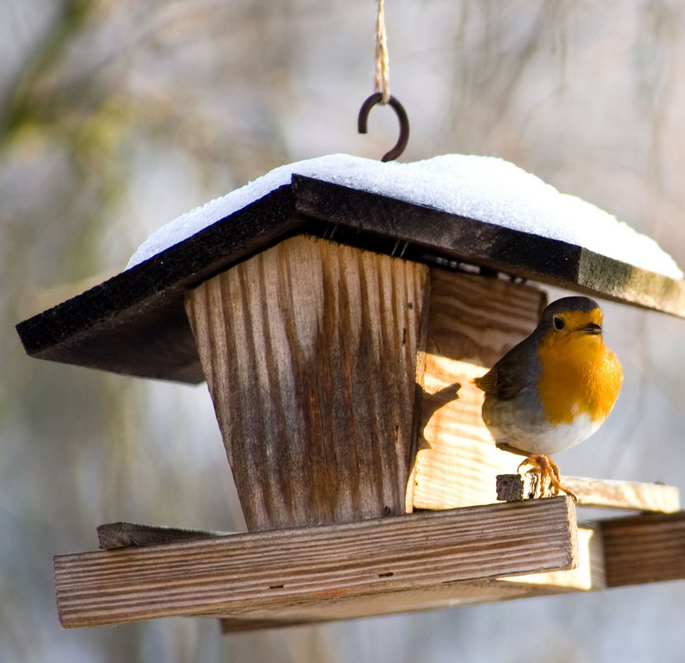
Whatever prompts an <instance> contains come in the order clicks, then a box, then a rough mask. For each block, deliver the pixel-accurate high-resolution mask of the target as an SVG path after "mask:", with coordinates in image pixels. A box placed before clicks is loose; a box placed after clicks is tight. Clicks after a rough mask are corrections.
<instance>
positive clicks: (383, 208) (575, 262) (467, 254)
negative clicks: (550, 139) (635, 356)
mask: <svg viewBox="0 0 685 663" xmlns="http://www.w3.org/2000/svg"><path fill="white" fill-rule="evenodd" d="M293 192H294V194H295V209H296V211H297V212H299V213H300V214H303V215H306V216H311V217H314V218H318V219H325V220H326V221H328V222H333V223H336V224H338V225H340V226H344V227H348V228H353V229H354V230H355V231H360V230H363V231H366V232H369V233H373V234H374V235H381V236H382V235H384V234H388V231H389V230H390V232H391V233H392V235H393V236H394V237H395V239H396V240H397V241H399V242H401V243H404V244H406V245H407V249H405V253H404V254H405V256H406V257H407V258H409V259H412V260H413V259H423V260H430V258H431V257H432V258H436V259H438V261H440V262H443V261H444V262H449V260H450V259H451V260H453V261H460V260H461V261H466V262H467V263H471V264H476V265H482V266H485V267H489V268H491V269H493V270H497V271H500V272H503V273H505V274H510V275H513V276H516V277H520V278H523V279H527V280H532V281H537V282H538V283H546V284H549V285H553V286H556V287H561V288H565V289H570V290H574V291H576V292H581V293H583V294H590V295H591V296H597V297H601V298H605V299H611V300H613V301H619V302H624V303H627V304H633V305H635V306H641V307H644V308H654V309H656V310H659V311H662V312H665V313H670V314H672V315H677V316H679V317H685V280H682V279H681V280H675V279H672V278H669V277H667V276H662V275H661V274H655V273H653V272H649V271H647V270H644V269H640V268H638V267H634V266H632V265H628V264H626V263H622V262H620V261H618V260H614V259H612V258H607V257H606V256H602V255H599V254H597V253H594V252H592V251H588V250H587V249H584V248H582V247H580V246H575V245H573V244H568V243H566V242H561V241H558V240H553V239H549V238H547V237H541V236H538V235H533V234H530V233H525V232H520V231H517V230H511V229H509V228H503V227H501V226H497V225H492V224H489V223H485V222H482V221H477V220H475V219H469V218H466V217H462V216H457V215H455V214H449V213H447V212H441V211H439V210H435V209H430V208H427V207H422V206H420V205H414V204H411V203H406V202H404V201H401V200H397V199H394V198H388V197H386V196H380V195H377V194H374V193H369V192H366V191H358V190H355V189H350V188H347V187H343V186H340V185H338V184H331V183H328V182H320V181H318V180H315V179H313V178H309V177H302V176H300V175H293ZM337 236H338V237H340V234H338V235H337ZM411 247H421V248H422V249H423V252H421V251H420V250H416V251H414V250H412V248H411Z"/></svg>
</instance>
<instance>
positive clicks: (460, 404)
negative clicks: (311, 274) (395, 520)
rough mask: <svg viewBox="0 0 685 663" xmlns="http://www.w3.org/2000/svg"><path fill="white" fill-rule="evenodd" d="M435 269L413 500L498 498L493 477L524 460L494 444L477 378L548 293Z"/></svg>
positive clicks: (419, 503)
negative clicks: (482, 407)
mask: <svg viewBox="0 0 685 663" xmlns="http://www.w3.org/2000/svg"><path fill="white" fill-rule="evenodd" d="M430 275H431V284H432V288H431V303H430V312H429V321H428V341H427V346H426V356H425V364H426V368H425V372H424V383H423V388H424V391H425V396H424V400H423V423H422V438H420V440H419V451H418V453H417V456H416V461H415V464H414V468H413V472H412V488H413V504H414V507H415V508H417V509H450V508H456V507H461V506H470V505H473V504H487V503H490V502H494V501H495V499H496V497H495V476H496V475H497V474H500V473H502V472H503V471H505V472H506V471H514V470H515V469H516V466H517V465H518V463H519V462H520V458H518V457H516V456H514V455H513V454H510V453H507V452H504V451H500V450H499V449H497V448H496V447H495V444H494V441H493V439H492V436H491V435H490V433H489V431H488V430H487V428H486V427H485V424H484V423H483V419H482V416H481V406H482V404H483V392H482V391H481V390H480V389H478V388H477V387H476V386H475V385H474V383H473V380H474V379H475V378H476V377H479V376H481V375H483V374H484V373H485V372H486V370H487V368H486V367H490V366H492V364H494V363H495V362H496V361H497V360H498V359H499V358H500V357H501V356H502V355H504V354H505V353H506V352H507V351H508V350H509V349H511V348H512V347H513V346H514V345H516V343H518V342H519V341H521V340H522V339H523V338H525V337H526V336H527V335H528V334H529V333H530V332H531V331H532V330H533V329H534V328H535V326H536V325H537V322H538V319H539V315H540V311H541V310H542V308H544V305H545V301H546V300H545V295H544V293H542V292H541V291H540V290H538V289H537V288H534V287H532V286H525V285H521V284H515V283H511V282H508V281H504V280H501V279H484V278H482V277H479V276H473V275H468V274H460V273H455V272H447V271H445V270H439V269H431V274H430ZM455 395H456V398H455ZM445 401H447V402H445Z"/></svg>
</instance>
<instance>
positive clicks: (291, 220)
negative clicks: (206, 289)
mask: <svg viewBox="0 0 685 663" xmlns="http://www.w3.org/2000/svg"><path fill="white" fill-rule="evenodd" d="M229 219H230V221H229V222H228V223H216V224H214V225H212V226H209V227H208V228H206V229H205V230H203V231H202V232H201V233H198V234H197V235H194V236H193V237H191V238H189V239H188V240H187V241H184V242H181V243H179V244H176V245H175V246H172V247H171V248H169V249H167V250H166V251H163V252H162V253H161V254H159V255H157V256H155V257H153V258H151V259H150V260H147V261H145V262H143V263H141V264H140V265H137V266H136V267H134V268H133V269H130V270H127V271H124V272H121V273H120V274H117V275H116V276H114V277H113V278H111V279H109V280H107V281H105V282H103V283H101V284H100V285H97V286H95V287H94V288H91V289H90V290H87V291H86V292H84V293H82V294H81V295H78V296H77V297H74V298H72V299H69V300H67V301H66V302H63V303H62V304H59V305H58V306H55V307H53V308H50V309H48V310H46V311H44V312H42V313H40V314H38V315H35V316H33V317H32V318H29V319H28V320H25V321H24V322H22V323H20V324H19V325H17V331H18V333H19V336H20V338H21V341H22V343H23V344H24V348H25V349H26V352H27V353H28V354H29V355H31V356H32V357H40V358H41V359H48V360H50V361H59V362H64V363H67V364H76V365H79V366H88V367H90V368H98V369H101V370H106V371H112V372H114V373H123V374H125V375H135V376H139V377H145V378H158V379H163V380H176V381H179V382H187V383H192V384H197V383H199V382H203V381H204V379H205V376H204V373H203V372H202V366H201V364H200V359H199V356H198V354H197V350H196V348H195V342H194V341H193V335H192V332H191V329H190V325H189V324H188V318H187V316H186V313H185V310H184V308H183V296H184V293H185V292H186V290H188V289H189V288H193V287H195V286H196V285H198V284H199V283H202V281H204V280H206V279H207V278H210V277H211V276H213V275H214V274H216V273H217V272H219V271H222V270H224V269H227V268H228V267H229V266H230V265H232V264H234V263H236V262H238V261H240V260H242V259H244V258H245V256H248V255H251V254H252V253H254V252H256V251H260V250H263V249H264V248H265V247H267V246H270V245H271V244H273V243H274V242H276V241H279V240H280V239H281V238H283V237H285V236H287V235H288V234H290V233H292V232H294V231H295V230H297V229H300V230H301V228H302V225H303V222H302V220H301V219H297V218H296V217H295V215H294V213H293V200H292V193H291V190H290V186H285V187H281V188H280V189H277V190H276V191H273V192H272V193H270V194H269V195H268V196H267V197H265V198H262V199H261V200H258V201H255V202H254V203H252V204H251V205H248V206H247V207H245V208H244V209H242V210H239V211H238V212H236V213H235V214H232V215H231V216H230V217H229ZM227 221H228V219H227Z"/></svg>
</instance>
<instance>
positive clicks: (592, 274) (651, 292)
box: [17, 175, 685, 382]
mask: <svg viewBox="0 0 685 663" xmlns="http://www.w3.org/2000/svg"><path fill="white" fill-rule="evenodd" d="M333 228H335V230H336V238H337V239H338V240H339V241H341V242H343V243H345V242H346V243H350V244H353V245H356V246H361V247H364V248H367V249H369V250H372V251H376V252H379V253H391V252H393V251H395V250H397V247H398V246H401V247H402V250H403V251H404V255H405V257H406V258H408V259H411V260H416V261H420V262H425V263H428V264H437V263H445V264H449V263H450V262H454V261H459V260H463V261H466V262H469V263H471V264H478V265H484V266H487V267H490V268H493V269H497V270H500V271H502V272H504V273H508V274H513V275H516V276H519V277H523V278H526V279H531V280H535V281H538V282H544V283H549V284H550V285H554V286H558V287H562V288H565V289H570V290H574V291H577V292H581V293H583V294H589V295H591V296H595V297H600V298H605V299H612V300H614V301H621V302H626V303H630V304H635V305H638V306H643V307H646V308H653V309H655V310H658V311H664V312H667V313H671V314H673V315H677V316H680V317H685V281H683V280H674V279H670V278H668V277H665V276H660V275H658V274H653V273H651V272H647V271H645V270H642V269H638V268H635V267H631V266H630V265H625V264H624V263H621V262H618V261H616V260H612V259H610V258H605V257H604V256H600V255H597V254H595V253H592V252H591V251H587V250H585V249H582V248H580V247H577V246H573V245H570V244H566V243H564V242H559V241H556V240H551V239H547V238H544V237H538V236H536V235H530V234H527V233H523V232H518V231H515V230H511V229H508V228H502V227H499V226H494V225H491V224H488V223H482V222H480V221H475V220H473V219H466V218H463V217H459V216H455V215H453V214H447V213H445V212H440V211H437V210H434V209H430V208H427V207H422V206H419V205H412V204H410V203H406V202H403V201H401V200H395V199H392V198H387V197H385V196H379V195H377V194H373V193H368V192H364V191H356V190H354V189H349V188H346V187H341V186H339V185H335V184H331V183H328V182H321V181H318V180H316V179H313V178H308V177H301V176H297V175H296V176H293V183H292V185H287V186H284V187H281V188H280V189H278V190H276V191H274V192H272V193H270V194H268V195H267V196H265V197H264V198H262V199H261V200H258V201H256V202H254V203H253V204H251V205H248V206H247V207H246V208H245V209H242V210H239V211H238V212H236V213H235V214H232V215H231V216H229V217H227V218H226V219H223V220H221V221H219V222H218V223H215V224H213V225H211V226H209V227H208V228H206V229H204V230H202V231H201V232H199V233H197V234H196V235H193V236H192V237H189V238H188V239H186V240H184V241H183V242H181V243H180V244H177V245H176V246H173V247H171V248H169V249H168V250H166V251H163V252H162V253H161V254H159V255H158V256H155V257H154V258H152V259H150V260H148V261H145V262H144V263H142V264H140V265H138V266H136V267H135V268H133V269H131V270H129V271H125V272H122V273H121V274H119V275H117V276H115V277H114V278H112V279H110V280H109V281H106V282H105V283H103V284H101V285H100V286H96V287H95V288H93V289H92V290H89V291H87V292H85V293H83V294H82V295H79V296H78V297H75V298H73V299H70V300H68V301H66V302H64V303H62V304H60V305H58V306H56V307H55V308H53V309H49V310H47V311H45V312H43V313H41V314H39V315H36V316H34V317H32V318H29V319H28V320H26V321H24V322H22V323H20V324H19V325H18V326H17V330H18V332H19V336H20V337H21V340H22V343H23V344H24V347H25V349H26V351H27V353H28V354H30V355H31V356H35V357H41V358H43V359H49V360H52V361H60V362H66V363H72V364H78V365H82V366H90V367H93V368H100V369H103V370H109V371H114V372H116V373H124V374H128V375H139V376H143V377H155V378H163V379H167V380H179V381H182V382H200V381H202V379H203V374H202V368H201V366H200V362H199V359H198V354H197V352H196V351H195V348H194V345H193V339H192V335H191V332H190V328H189V326H188V322H187V320H186V317H185V314H184V311H183V301H182V300H183V292H184V291H185V290H187V289H188V288H192V287H194V286H195V285H196V284H198V283H200V282H201V281H202V280H205V279H206V278H209V277H210V276H211V275H213V274H216V273H218V272H219V271H222V270H225V269H227V268H228V267H229V266H231V265H233V264H236V263H237V262H239V261H241V260H244V259H246V258H247V257H249V256H250V255H254V254H255V253H256V252H259V251H262V250H264V249H265V248H266V247H267V246H270V245H273V244H274V243H277V242H279V241H281V240H282V239H285V238H286V237H288V236H290V235H292V234H294V233H302V232H307V233H311V234H316V235H319V236H324V235H326V234H327V233H329V234H330V232H331V230H332V229H333Z"/></svg>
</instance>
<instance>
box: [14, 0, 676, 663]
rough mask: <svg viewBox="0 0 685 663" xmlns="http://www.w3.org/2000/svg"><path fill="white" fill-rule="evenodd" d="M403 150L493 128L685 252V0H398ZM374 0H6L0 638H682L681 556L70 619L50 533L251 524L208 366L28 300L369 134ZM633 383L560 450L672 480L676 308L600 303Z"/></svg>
mask: <svg viewBox="0 0 685 663" xmlns="http://www.w3.org/2000/svg"><path fill="white" fill-rule="evenodd" d="M386 5H387V6H386V14H387V28H388V35H389V46H390V58H391V86H392V91H393V92H394V93H395V94H396V95H397V96H398V97H399V98H400V99H401V101H402V102H403V103H404V105H405V107H406V108H407V111H408V113H409V117H410V120H411V122H412V137H411V140H410V144H409V148H408V150H407V152H406V153H405V155H404V156H403V157H402V160H405V161H412V160H417V159H422V158H426V157H431V156H435V155H437V154H441V153H446V152H460V153H475V154H486V155H496V156H500V157H504V158H505V159H509V160H511V161H513V162H515V163H516V164H518V165H519V166H521V167H523V168H525V169H526V170H529V171H532V172H534V173H535V174H537V175H539V176H540V177H542V178H543V179H544V180H546V181H547V182H549V183H551V184H553V185H555V186H556V187H557V188H559V189H560V190H562V191H564V192H568V193H573V194H576V195H579V196H581V197H583V198H585V199H586V200H589V201H591V202H593V203H595V204H597V205H599V206H600V207H603V208H605V209H607V210H608V211H610V212H612V213H614V214H616V215H617V216H618V217H619V218H622V219H623V220H625V221H627V222H628V223H630V224H631V225H632V226H633V227H635V228H636V229H638V230H640V231H643V232H645V233H648V234H650V235H651V236H652V237H654V238H655V239H657V241H659V242H660V243H661V245H662V246H663V247H664V248H665V249H666V250H667V251H669V252H670V253H671V254H672V255H674V257H675V258H676V260H677V261H678V262H679V263H680V265H681V266H685V223H684V222H683V215H682V212H681V210H682V209H683V208H684V207H685V186H683V181H682V177H683V175H682V173H683V171H684V167H685V129H684V128H683V125H682V118H683V117H685V5H683V3H680V2H677V1H676V0H674V1H672V2H671V1H666V0H663V1H657V0H653V1H648V0H642V1H640V0H635V1H634V2H630V3H625V2H619V1H618V0H614V1H612V2H609V1H601V0H547V1H542V0H514V1H510V2H501V1H500V0H423V1H420V0H389V2H387V3H386ZM374 20H375V2H374V1H373V0H363V1H362V0H327V2H319V1H315V0H192V1H191V0H179V1H177V2H162V1H156V0H117V1H116V2H114V1H112V0H92V1H87V0H62V1H57V0H4V2H1V3H0V62H1V63H2V65H0V261H1V262H0V265H1V267H0V269H1V271H0V274H2V287H1V288H0V324H1V325H2V329H1V333H2V337H3V338H4V339H5V344H4V346H3V350H2V352H1V353H0V662H3V663H4V661H72V662H74V663H80V662H81V661H172V662H173V661H178V662H182V661H236V662H238V661H239V662H247V663H249V662H255V663H257V662H264V661H276V660H278V661H298V662H299V661H301V662H304V663H308V662H312V661H332V662H338V661H340V662H342V661H355V662H356V663H366V662H367V661H368V662H369V663H370V662H374V663H383V662H385V661H388V662H390V661H392V662H393V663H403V662H405V661H406V662H409V661H415V660H417V659H420V660H422V661H424V662H426V663H438V662H443V661H445V662H447V661H450V662H451V661H460V662H462V661H463V662H468V661H474V662H480V661H497V660H506V661H528V660H531V659H532V660H545V661H547V662H548V663H555V662H560V663H561V662H594V661H618V660H620V661H629V662H630V661H645V662H647V661H654V660H659V661H660V662H661V663H664V662H668V661H682V660H683V656H684V654H683V652H684V651H685V629H683V624H684V623H685V592H684V591H683V590H684V586H683V583H672V584H664V585H660V586H649V587H639V588H633V589H625V590H613V591H610V592H605V593H602V594H597V595H573V596H566V597H559V598H544V599H532V600H524V601H518V602H510V603H501V604H497V605H485V606H478V607H472V608H463V609H458V610H450V611H441V612H435V613H424V614H418V615H408V616H399V617H390V618H379V619H369V620H363V621H357V622H349V623H340V624H335V625H328V626H321V627H311V628H295V629H289V630H288V629H285V630H277V631H267V632H263V633H254V634H248V635H239V636H230V637H221V636H220V634H219V630H218V625H217V623H216V622H215V621H214V620H204V621H203V620H190V619H186V620H184V619H173V620H164V621H158V622H149V623H141V624H135V625H130V626H122V627H119V628H116V629H115V628H106V627H103V628H98V629H84V630H76V631H62V630H61V629H60V627H59V625H58V621H57V615H56V608H55V601H54V589H53V582H52V556H53V555H55V554H59V553H66V552H76V551H83V550H89V549H94V548H95V547H96V546H97V542H96V537H95V527H96V525H98V524H100V523H103V522H107V521H111V520H133V521H138V522H144V523H151V524H152V523H156V524H166V525H175V526H181V527H183V526H186V527H197V528H211V529H240V528H242V527H243V526H244V525H243V523H242V521H241V515H240V509H239V506H238V505H237V502H236V499H235V493H234V489H233V486H232V479H231V477H230V472H229V469H228V463H227V462H226V460H225V456H224V451H223V446H222V443H221V439H220V435H219V431H218V426H217V424H216V421H215V419H214V413H213V410H212V408H211V404H210V399H209V396H208V393H207V390H206V386H205V385H201V386H199V387H195V388H194V387H187V386H181V385H174V384H165V383H153V382H146V381H142V380H136V379H133V378H125V377H117V376H113V375H108V374H105V373H98V372H95V371H90V370H86V369H81V368H74V367H69V366H63V365H58V364H51V363H48V362H43V361H39V360H35V359H29V358H27V357H26V355H25V354H24V352H23V349H22V347H21V344H20V342H19V340H18V337H17V335H16V332H15V331H14V325H15V324H16V323H17V322H18V321H20V320H22V319H24V318H26V317H28V316H30V315H33V314H34V313H37V312H39V311H42V310H43V309H45V308H46V307H48V306H51V305H52V304H54V303H57V302H60V301H63V300H64V299H65V298H67V297H70V296H72V295H74V294H78V293H79V292H81V291H83V290H84V289H86V288H87V287H89V286H90V285H92V284H95V283H98V282H100V281H102V280H103V279H105V278H107V277H108V276H110V275H112V274H115V273H117V272H119V271H121V270H122V269H123V268H124V266H125V264H126V262H127V260H128V257H129V256H130V254H131V253H132V252H133V251H134V249H135V248H136V247H137V245H138V244H139V243H141V242H142V241H143V240H144V239H145V238H146V237H147V235H148V234H149V233H150V232H152V231H154V230H155V229H157V228H158V227H159V226H160V225H162V224H163V223H165V222H166V221H168V220H170V219H172V218H174V217H176V216H178V215H179V214H181V213H183V212H185V211H188V210H190V209H192V208H193V207H195V206H197V205H200V204H202V203H204V202H206V201H207V200H210V199H211V198H214V197H217V196H220V195H223V194H225V193H227V192H229V191H231V190H232V189H234V188H236V187H238V186H240V185H242V184H244V183H246V182H247V181H249V180H251V179H253V178H255V177H257V176H259V175H261V174H263V173H265V172H267V171H268V170H270V169H272V168H274V167H276V166H279V165H281V164H283V163H287V162H292V161H296V160H300V159H304V158H308V157H313V156H319V155H322V154H328V153H333V152H349V153H352V154H357V155H361V156H368V157H372V158H379V157H380V155H382V154H383V153H384V152H385V151H386V150H387V149H389V148H390V147H391V146H392V145H393V144H394V142H395V139H396V135H397V133H396V132H397V125H396V120H395V117H394V114H393V113H392V111H390V110H389V109H375V110H374V112H372V113H371V123H370V133H369V135H367V136H358V135H357V134H356V133H355V132H356V115H357V112H358V109H359V106H360V105H361V102H362V101H363V100H364V99H365V98H366V97H367V96H368V95H369V94H370V93H371V92H372V91H373V89H372V85H373V48H374V44H373V31H374ZM605 310H606V315H605V319H606V327H607V338H608V343H609V344H610V346H611V347H612V348H613V349H614V350H616V351H617V353H618V354H619V356H620V357H621V360H622V362H623V364H624V368H625V372H626V382H625V386H624V389H623V393H622V395H621V398H620V400H619V403H618V405H617V407H616V410H615V412H614V414H613V415H612V417H611V419H610V420H609V422H608V423H607V424H606V425H605V426H604V428H603V429H602V430H601V431H600V432H599V433H598V434H597V435H595V436H594V438H593V439H592V440H591V441H589V442H587V443H585V444H584V445H582V446H581V447H579V448H576V449H574V450H572V451H570V452H568V453H566V454H564V456H563V457H562V458H561V461H562V468H563V471H564V472H565V473H567V474H572V475H581V476H601V477H604V478H616V479H618V478H620V479H632V480H641V481H656V480H661V481H664V482H667V483H671V484H675V485H678V486H679V487H680V488H681V489H685V432H684V431H685V407H684V396H685V373H684V372H683V370H682V369H683V365H684V360H685V350H684V349H683V345H684V344H683V336H684V334H685V321H683V320H676V319H672V318H669V317H667V316H664V315H657V314H654V313H647V312H644V311H639V310H636V309H629V308H627V307H623V306H616V305H607V306H606V308H605Z"/></svg>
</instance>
